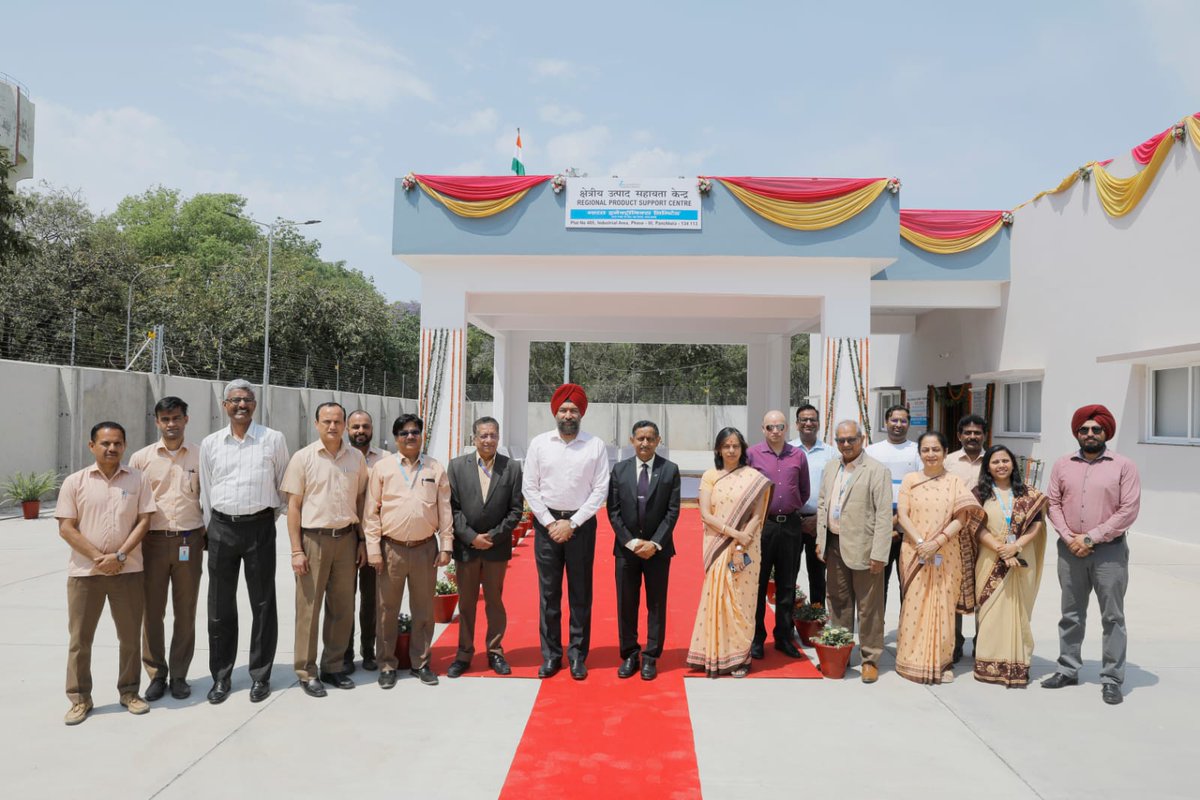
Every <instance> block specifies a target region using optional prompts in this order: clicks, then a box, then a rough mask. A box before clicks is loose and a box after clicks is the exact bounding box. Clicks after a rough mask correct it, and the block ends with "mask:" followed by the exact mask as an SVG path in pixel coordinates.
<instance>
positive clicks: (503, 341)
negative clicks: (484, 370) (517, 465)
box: [492, 331, 530, 458]
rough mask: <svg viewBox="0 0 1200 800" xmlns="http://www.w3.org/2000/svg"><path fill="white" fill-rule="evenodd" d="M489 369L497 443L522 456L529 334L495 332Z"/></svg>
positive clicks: (526, 435)
mask: <svg viewBox="0 0 1200 800" xmlns="http://www.w3.org/2000/svg"><path fill="white" fill-rule="evenodd" d="M492 363H493V368H492V416H493V417H495V418H496V419H497V420H498V421H499V422H500V445H501V446H502V447H505V448H507V450H508V453H509V455H512V456H514V457H517V458H524V457H525V450H526V449H527V448H528V447H529V439H530V436H529V334H528V333H525V332H524V331H509V332H507V333H501V334H497V336H496V340H495V351H494V355H493V362H492Z"/></svg>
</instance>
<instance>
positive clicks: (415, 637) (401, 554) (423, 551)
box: [343, 536, 478, 671]
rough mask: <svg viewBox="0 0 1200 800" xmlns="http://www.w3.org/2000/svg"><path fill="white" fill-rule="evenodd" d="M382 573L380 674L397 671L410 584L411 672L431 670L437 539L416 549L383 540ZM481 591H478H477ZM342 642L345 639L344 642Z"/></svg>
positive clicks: (378, 598)
mask: <svg viewBox="0 0 1200 800" xmlns="http://www.w3.org/2000/svg"><path fill="white" fill-rule="evenodd" d="M381 546H382V547H383V569H382V570H381V571H380V573H379V581H378V582H377V583H376V585H375V592H376V595H375V599H376V605H377V606H378V607H379V630H378V631H377V633H376V641H378V642H379V646H378V652H376V654H375V657H376V660H377V661H378V662H379V669H380V670H385V671H386V670H394V669H396V667H397V665H398V663H399V662H398V661H397V660H396V620H397V618H398V617H399V616H400V604H401V603H402V602H404V586H405V583H406V582H407V584H408V609H409V612H410V613H411V614H412V639H411V640H410V643H409V645H408V654H409V657H410V658H411V659H412V668H413V669H420V668H421V667H427V666H429V649H430V648H431V647H432V646H433V588H434V585H435V584H436V583H437V564H436V563H434V562H436V560H437V555H438V548H437V543H436V542H435V541H434V537H432V536H431V537H429V538H428V539H426V540H425V541H423V542H421V543H420V544H418V545H417V546H416V547H405V546H404V545H402V544H400V543H399V542H395V541H392V540H391V539H388V538H386V537H384V539H383V541H382V542H381ZM476 591H478V590H476ZM343 641H345V639H344V638H343Z"/></svg>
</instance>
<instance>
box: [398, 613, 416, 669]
mask: <svg viewBox="0 0 1200 800" xmlns="http://www.w3.org/2000/svg"><path fill="white" fill-rule="evenodd" d="M410 644H412V617H410V616H409V615H408V614H401V615H400V616H399V618H397V620H396V650H395V653H396V661H398V662H399V663H398V664H397V665H396V666H397V668H398V669H412V658H411V657H410V656H409V654H408V647H409V645H410Z"/></svg>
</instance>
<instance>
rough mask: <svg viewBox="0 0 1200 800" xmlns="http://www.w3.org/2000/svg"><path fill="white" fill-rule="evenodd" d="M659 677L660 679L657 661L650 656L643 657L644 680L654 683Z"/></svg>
mask: <svg viewBox="0 0 1200 800" xmlns="http://www.w3.org/2000/svg"><path fill="white" fill-rule="evenodd" d="M657 677H658V664H657V659H653V658H651V657H650V656H645V657H643V658H642V680H644V681H652V680H654V679H655V678H657Z"/></svg>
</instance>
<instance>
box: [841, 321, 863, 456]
mask: <svg viewBox="0 0 1200 800" xmlns="http://www.w3.org/2000/svg"><path fill="white" fill-rule="evenodd" d="M847 341H848V342H849V348H848V350H849V356H850V375H851V376H852V377H853V378H854V400H855V402H856V403H857V405H858V419H859V421H860V422H862V426H863V433H864V434H865V435H866V437H867V441H868V442H869V441H871V415H870V413H869V412H868V411H867V387H866V385H865V384H866V375H865V370H864V369H863V361H862V353H861V352H860V351H859V340H858V339H849V340H847ZM838 347H839V348H840V347H841V344H840V343H839V344H838ZM864 349H865V348H864Z"/></svg>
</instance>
